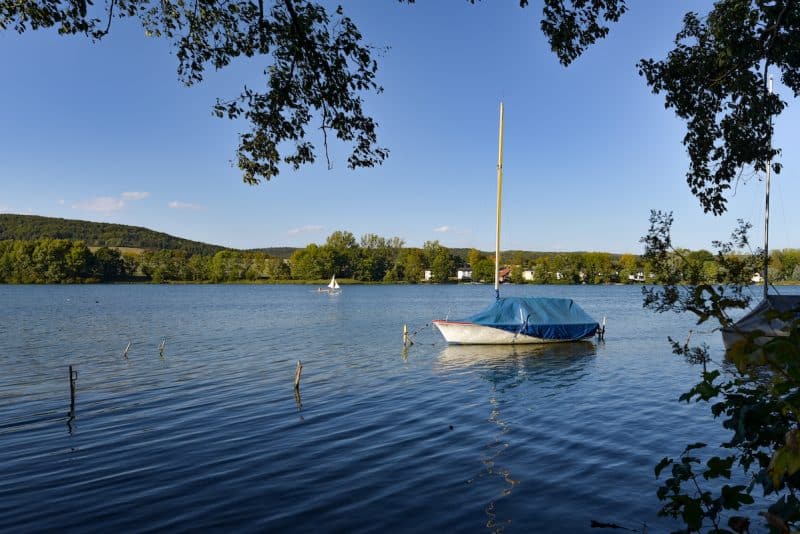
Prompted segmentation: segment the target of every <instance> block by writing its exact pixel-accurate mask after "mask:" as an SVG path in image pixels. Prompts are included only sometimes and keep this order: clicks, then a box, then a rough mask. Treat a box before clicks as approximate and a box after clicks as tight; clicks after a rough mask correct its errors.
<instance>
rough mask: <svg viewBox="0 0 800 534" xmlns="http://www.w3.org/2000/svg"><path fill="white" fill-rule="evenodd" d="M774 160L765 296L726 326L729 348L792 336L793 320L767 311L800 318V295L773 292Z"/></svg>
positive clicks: (724, 337) (766, 238) (724, 339)
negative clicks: (771, 235)
mask: <svg viewBox="0 0 800 534" xmlns="http://www.w3.org/2000/svg"><path fill="white" fill-rule="evenodd" d="M768 84H769V86H768V90H769V92H770V94H771V93H772V76H770V77H769V81H768ZM771 167H772V162H771V161H770V162H767V176H766V192H765V195H766V196H765V206H764V276H763V279H764V298H763V299H762V300H761V302H759V303H758V304H757V305H756V306H755V307H754V308H753V309H752V310H750V312H749V313H747V314H746V315H745V316H744V317H742V318H741V319H739V320H738V321H736V322H735V323H734V324H733V325H731V326H729V327H725V328H723V329H722V343H723V344H724V345H725V349H728V350H729V349H731V348H733V347H734V346H736V345H738V344H742V343H745V342H746V341H747V339H748V337H752V336H753V334H754V333H755V332H760V335H759V336H758V337H757V338H756V339H755V340H754V341H755V342H756V344H757V345H763V344H764V343H767V342H768V341H770V340H771V339H773V338H776V337H782V336H788V335H789V334H790V330H791V327H792V321H789V322H785V321H782V320H780V319H769V318H767V314H770V313H771V314H773V315H774V314H776V313H780V314H783V313H787V312H793V318H794V319H798V318H800V295H770V294H769V189H770V178H771Z"/></svg>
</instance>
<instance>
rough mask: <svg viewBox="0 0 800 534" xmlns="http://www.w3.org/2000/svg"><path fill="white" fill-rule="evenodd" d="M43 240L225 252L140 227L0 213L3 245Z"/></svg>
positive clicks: (197, 242) (103, 245)
mask: <svg viewBox="0 0 800 534" xmlns="http://www.w3.org/2000/svg"><path fill="white" fill-rule="evenodd" d="M41 237H50V238H53V239H69V240H72V241H83V242H84V243H86V245H87V246H90V247H131V248H142V249H148V250H182V251H184V252H187V253H189V254H203V255H213V254H216V253H217V252H219V251H220V250H225V247H220V246H217V245H209V244H207V243H200V242H199V241H191V240H189V239H182V238H180V237H175V236H171V235H169V234H165V233H163V232H156V231H153V230H149V229H147V228H142V227H141V226H128V225H126V224H113V223H101V222H91V221H79V220H75V219H58V218H55V217H41V216H39V215H14V214H8V213H0V241H4V240H8V239H14V240H21V241H34V240H36V239H39V238H41Z"/></svg>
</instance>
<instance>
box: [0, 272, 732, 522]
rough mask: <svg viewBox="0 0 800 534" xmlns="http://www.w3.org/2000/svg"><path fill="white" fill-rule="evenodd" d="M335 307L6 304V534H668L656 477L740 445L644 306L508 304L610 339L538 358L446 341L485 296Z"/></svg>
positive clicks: (163, 299) (465, 290)
mask: <svg viewBox="0 0 800 534" xmlns="http://www.w3.org/2000/svg"><path fill="white" fill-rule="evenodd" d="M343 289H344V291H343V293H342V294H341V295H337V296H329V295H325V294H318V293H316V292H314V291H313V288H311V287H309V286H267V285H258V286H246V285H225V286H215V285H204V286H191V285H179V286H156V285H112V286H104V285H93V286H0V302H2V307H1V308H0V369H2V372H0V531H5V532H21V531H43V530H62V531H63V530H69V531H89V530H92V531H105V532H113V531H154V530H158V531H163V530H170V531H175V530H177V531H186V530H232V529H235V530H237V531H278V530H289V531H304V532H327V531H341V532H344V531H347V532H384V531H392V532H395V531H396V532H431V531H445V532H482V531H505V532H584V531H589V530H590V529H589V524H590V521H591V520H593V519H594V520H597V521H603V522H610V523H611V522H613V523H617V524H619V525H623V526H626V527H628V528H641V526H642V524H643V523H647V525H648V527H649V528H650V532H661V531H666V530H668V529H669V528H672V527H675V524H673V523H671V522H669V521H667V520H665V519H663V518H658V517H657V516H656V512H657V510H658V508H659V502H658V500H657V498H656V496H655V491H656V489H657V487H658V482H659V481H657V480H656V479H655V476H654V473H653V467H654V466H655V464H656V463H657V462H658V460H660V459H661V458H662V457H663V456H667V455H669V456H677V455H679V454H680V452H681V450H682V449H683V446H684V445H685V444H687V443H690V442H694V441H699V440H703V441H707V442H708V443H719V442H720V440H721V439H722V437H723V436H724V435H725V434H724V433H723V432H722V430H721V429H720V426H719V423H717V422H715V421H713V420H712V419H710V415H709V412H708V409H707V407H706V406H704V405H687V404H684V403H679V402H678V401H677V398H678V396H679V395H680V394H681V393H683V392H685V391H686V390H688V389H689V387H690V386H691V385H693V384H694V383H696V382H697V381H698V379H699V369H698V368H696V367H690V366H689V365H688V364H686V363H684V362H683V361H682V360H681V359H679V358H677V357H676V356H673V355H672V354H671V351H670V348H669V345H668V343H667V336H673V337H675V338H677V339H684V338H685V337H686V334H687V331H688V329H690V328H692V327H693V321H692V320H691V318H690V317H688V316H679V315H675V314H672V313H669V314H661V315H659V314H654V313H652V312H649V311H647V310H644V309H643V308H642V305H641V289H640V288H639V287H629V286H607V287H598V286H550V287H536V286H504V287H503V294H504V295H505V296H511V295H530V294H537V295H540V296H568V297H571V298H574V299H575V300H577V301H578V302H579V303H580V304H581V306H582V307H583V308H584V309H585V310H586V311H587V312H588V313H589V314H591V315H593V316H594V317H595V318H596V319H598V320H600V319H601V318H602V317H603V316H607V317H608V327H607V335H606V340H605V342H601V343H596V342H591V343H580V344H572V345H557V346H551V347H544V348H542V347H528V348H525V347H517V348H513V347H500V348H498V347H495V348H486V347H483V348H481V347H447V346H446V345H445V344H444V342H443V341H442V339H441V338H440V336H439V334H438V333H437V332H435V331H433V330H432V327H431V326H430V320H431V319H432V318H443V317H445V316H449V317H450V318H456V317H459V316H464V315H468V314H471V313H473V312H476V311H478V310H480V309H482V308H483V307H485V306H486V305H488V304H490V303H491V301H492V299H493V298H494V290H493V288H492V287H491V286H478V285H467V286H345V287H344V288H343ZM404 323H407V324H408V325H409V328H410V329H411V330H412V331H416V335H415V337H414V339H415V341H416V343H415V344H414V346H412V347H410V348H409V349H407V350H404V349H403V346H402V327H403V324H404ZM707 330H708V327H707V328H706V329H705V330H704V329H703V328H702V327H701V328H700V329H699V331H698V329H697V328H696V327H695V334H694V335H693V338H692V339H693V340H695V341H701V340H705V341H707V342H708V343H709V344H710V345H711V347H712V355H713V356H714V357H715V358H716V359H720V358H721V356H722V347H721V342H720V340H719V335H718V333H712V332H708V331H707ZM162 339H163V340H165V345H164V351H163V355H160V354H159V344H160V343H161V341H162ZM129 341H130V342H131V343H132V344H131V347H130V350H129V353H128V357H127V358H124V357H123V354H122V353H123V350H124V348H125V346H126V345H127V343H128V342H129ZM298 360H301V361H302V363H303V374H302V380H301V386H300V396H299V398H296V397H295V394H294V390H293V381H294V375H295V365H296V362H297V361H298ZM70 364H73V365H74V366H75V369H76V370H77V373H78V379H77V391H76V405H75V417H74V419H71V420H70V419H69V418H68V411H69V402H70V392H69V381H68V372H67V366H68V365H70ZM595 532H596V531H595Z"/></svg>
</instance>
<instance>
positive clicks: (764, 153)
mask: <svg viewBox="0 0 800 534" xmlns="http://www.w3.org/2000/svg"><path fill="white" fill-rule="evenodd" d="M771 68H772V69H773V71H776V72H777V74H778V76H779V79H780V81H781V82H782V83H783V84H784V85H786V86H787V87H788V88H789V89H790V90H791V91H792V92H793V93H794V96H795V97H797V95H798V93H800V4H798V3H797V2H796V1H794V0H722V1H717V2H715V3H714V6H713V8H712V9H711V11H710V12H709V13H708V14H707V15H706V16H705V17H701V16H700V15H698V14H697V13H687V14H686V16H685V17H684V19H683V29H682V30H681V31H680V32H679V33H678V35H677V36H676V37H675V48H674V49H673V50H672V51H671V52H669V54H668V55H667V57H666V59H663V60H660V61H656V60H653V59H646V60H642V61H641V62H640V63H639V69H640V74H642V75H643V76H644V77H645V78H646V80H647V83H648V85H650V87H651V88H652V89H653V92H655V93H664V95H665V106H666V107H667V108H671V109H674V110H675V113H676V114H677V115H678V116H679V117H680V118H682V119H684V120H685V121H686V125H687V132H686V135H685V136H684V138H683V143H684V145H685V146H686V148H687V151H688V154H689V161H690V166H689V171H688V172H687V174H686V181H687V183H688V184H689V187H690V189H691V191H692V193H693V194H694V195H695V196H697V198H698V199H699V200H700V202H701V204H702V205H703V208H704V210H705V211H707V212H711V213H714V214H715V215H719V214H721V213H723V212H724V211H725V210H726V192H727V190H729V189H730V187H731V184H732V182H734V181H735V180H736V179H738V178H739V177H740V176H742V175H743V173H744V172H745V171H746V169H747V168H752V169H753V170H754V171H764V170H765V169H766V167H767V165H768V164H769V162H770V161H772V160H773V158H774V157H775V156H776V155H777V154H779V153H780V150H779V149H777V148H773V147H772V143H771V140H772V131H773V126H772V118H773V117H774V116H776V115H778V114H780V113H781V112H782V111H783V109H784V108H785V107H786V102H785V101H783V100H782V99H781V98H780V97H779V96H778V95H777V94H770V93H769V91H768V77H769V75H770V72H772V71H771V70H770V69H771ZM772 168H773V170H774V172H776V173H778V172H780V170H781V166H780V163H778V162H774V161H773V162H772Z"/></svg>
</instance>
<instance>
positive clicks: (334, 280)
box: [328, 275, 339, 289]
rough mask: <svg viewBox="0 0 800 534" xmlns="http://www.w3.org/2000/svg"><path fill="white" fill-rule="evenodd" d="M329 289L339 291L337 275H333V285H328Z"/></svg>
mask: <svg viewBox="0 0 800 534" xmlns="http://www.w3.org/2000/svg"><path fill="white" fill-rule="evenodd" d="M328 287H329V288H331V289H339V282H337V281H336V275H333V277H332V278H331V283H330V284H328Z"/></svg>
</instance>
